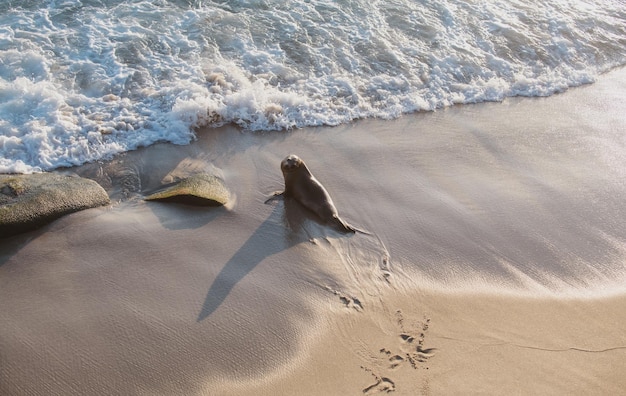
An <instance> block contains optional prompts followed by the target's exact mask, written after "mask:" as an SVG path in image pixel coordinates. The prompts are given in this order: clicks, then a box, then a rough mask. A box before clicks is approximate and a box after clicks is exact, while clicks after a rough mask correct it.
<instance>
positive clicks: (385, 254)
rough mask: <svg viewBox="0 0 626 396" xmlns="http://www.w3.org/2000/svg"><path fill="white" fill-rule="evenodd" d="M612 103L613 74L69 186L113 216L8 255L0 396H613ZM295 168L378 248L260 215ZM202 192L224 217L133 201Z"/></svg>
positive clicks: (248, 136)
mask: <svg viewBox="0 0 626 396" xmlns="http://www.w3.org/2000/svg"><path fill="white" fill-rule="evenodd" d="M625 101H626V69H623V68H622V69H619V70H615V71H612V72H610V73H608V74H605V75H603V76H601V77H600V78H599V80H598V82H597V83H595V84H592V85H588V86H583V87H579V88H574V89H570V90H569V91H567V92H565V93H563V94H559V95H555V96H552V97H548V98H512V99H507V100H505V101H504V102H502V103H485V104H477V105H463V106H455V107H451V108H448V109H444V110H440V111H437V112H434V113H418V114H411V115H406V116H404V117H402V118H399V119H397V120H391V121H389V120H362V121H358V122H355V123H353V124H350V125H342V126H339V127H334V128H329V127H321V128H307V129H302V130H294V131H289V132H273V133H250V132H243V131H240V130H238V129H236V128H234V127H230V126H226V127H221V128H216V129H210V128H207V129H202V130H199V131H198V132H197V135H198V139H197V141H195V142H194V143H193V144H191V145H188V146H175V145H170V144H158V145H155V146H151V147H148V148H145V149H141V150H137V151H135V152H129V153H126V154H124V155H120V156H118V157H116V158H115V159H113V160H111V161H109V162H102V163H96V164H87V165H84V166H82V167H78V168H73V169H67V170H64V172H68V173H77V174H79V175H81V176H85V177H90V178H93V179H96V180H97V181H99V182H100V183H101V184H102V185H103V186H104V187H105V189H107V191H108V192H109V194H110V195H111V197H112V200H113V201H114V202H115V203H114V204H113V205H112V206H110V207H105V208H99V209H91V210H87V211H83V212H80V213H75V214H72V215H69V216H66V217H64V218H62V219H60V220H57V221H56V222H54V223H52V224H50V225H49V226H47V227H45V228H43V229H41V230H39V231H35V232H32V233H29V234H24V235H21V236H17V237H14V238H11V239H8V240H5V241H2V242H0V301H2V304H0V318H2V320H1V321H0V394H3V395H4V394H6V395H103V394H124V395H361V394H368V395H369V394H375V393H381V392H382V393H385V392H390V391H393V392H394V394H399V395H429V394H433V395H448V394H464V395H465V394H516V395H517V394H520V395H536V394H553V395H556V394H562V395H566V394H567V395H570V394H581V395H582V394H585V395H587V394H593V395H600V394H606V395H611V394H620V393H623V391H624V389H626V376H624V374H623V373H624V367H625V362H626V332H625V331H624V329H625V328H626V286H625V284H626V283H625V281H626V208H625V207H624V204H623V202H624V197H625V196H626V134H624V132H626V112H624V102H625ZM290 153H294V154H297V155H299V156H300V157H301V158H303V159H304V161H305V162H306V163H307V164H308V166H309V168H310V169H311V171H312V172H313V173H314V174H315V175H316V176H317V178H318V179H319V180H320V181H321V182H322V183H323V184H324V185H325V187H326V188H327V189H328V191H329V192H330V194H331V195H332V197H333V200H334V202H335V204H336V206H337V208H338V209H339V212H340V214H341V215H342V217H343V218H345V219H346V220H347V221H348V222H350V223H351V224H354V225H355V226H357V227H359V228H362V229H365V230H368V231H369V232H371V235H367V234H362V233H357V234H354V235H352V234H348V235H344V234H340V233H337V232H335V231H333V230H331V229H329V228H328V227H325V226H324V225H321V224H318V223H317V222H316V221H315V220H314V219H313V218H312V217H311V216H310V215H309V214H307V213H306V212H305V211H303V210H302V209H301V208H299V207H298V206H297V205H295V206H294V205H293V203H290V202H289V201H284V200H280V199H279V200H276V201H273V202H270V203H268V204H265V203H264V201H265V200H266V199H267V198H268V197H269V196H270V195H271V193H272V192H274V191H277V190H280V189H281V188H282V185H283V181H282V175H281V172H280V166H279V164H280V161H281V160H282V159H283V158H284V157H285V156H286V155H288V154H290ZM198 169H211V170H212V171H213V172H215V173H218V174H220V175H221V176H222V177H223V178H224V179H225V181H226V184H227V185H228V186H229V188H230V189H231V191H232V193H233V195H234V197H235V199H234V200H233V204H232V205H230V206H229V207H228V208H193V207H186V206H182V205H176V204H165V203H158V202H144V201H143V200H142V199H141V197H142V194H145V193H146V192H148V191H150V190H151V189H154V188H156V187H158V186H159V185H160V183H161V182H163V181H168V180H171V179H172V177H173V176H181V175H183V176H184V175H185V174H189V173H193V172H195V171H197V170H198Z"/></svg>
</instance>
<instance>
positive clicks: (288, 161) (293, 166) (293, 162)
mask: <svg viewBox="0 0 626 396" xmlns="http://www.w3.org/2000/svg"><path fill="white" fill-rule="evenodd" d="M280 169H281V170H282V171H283V175H287V174H289V173H293V172H296V171H298V170H300V169H306V165H305V164H304V161H302V160H301V159H300V157H298V156H297V155H295V154H291V155H288V156H287V158H285V159H284V160H283V161H282V162H281V163H280Z"/></svg>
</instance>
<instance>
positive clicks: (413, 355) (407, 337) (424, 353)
mask: <svg viewBox="0 0 626 396" xmlns="http://www.w3.org/2000/svg"><path fill="white" fill-rule="evenodd" d="M396 318H397V323H398V326H399V327H400V334H399V336H398V337H399V338H400V353H393V352H391V350H389V349H387V348H381V349H380V350H379V352H380V353H381V354H383V355H385V358H386V359H387V360H388V361H389V368H390V369H395V368H397V367H399V366H400V365H401V364H403V363H404V362H409V364H411V367H413V368H414V369H417V368H418V367H420V366H419V365H420V363H425V362H426V361H427V360H428V359H429V358H431V357H432V356H433V355H434V352H435V351H436V349H435V348H424V341H425V339H426V332H427V331H428V327H429V326H430V319H428V318H424V321H423V322H422V323H421V324H420V325H419V326H418V327H417V330H409V331H407V330H406V329H405V324H404V322H405V320H404V317H403V315H402V311H400V310H398V311H396ZM425 368H426V369H428V367H425Z"/></svg>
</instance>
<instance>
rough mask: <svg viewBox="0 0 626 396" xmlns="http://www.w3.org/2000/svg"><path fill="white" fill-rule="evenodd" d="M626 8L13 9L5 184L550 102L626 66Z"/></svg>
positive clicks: (3, 18)
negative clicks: (199, 132)
mask: <svg viewBox="0 0 626 396" xmlns="http://www.w3.org/2000/svg"><path fill="white" fill-rule="evenodd" d="M624 10H625V9H624V7H623V3H620V2H606V1H596V2H574V3H572V2H570V1H555V2H550V3H549V4H545V2H540V1H538V0H534V1H530V2H529V1H525V2H521V1H495V2H488V3H480V4H479V3H475V2H461V1H458V0H439V1H427V0H424V1H418V2H416V1H409V0H395V1H385V2H379V1H375V2H371V1H365V0H342V1H326V0H299V1H293V2H286V1H283V0H258V1H253V0H239V1H228V2H226V1H183V0H178V1H165V0H160V1H158V0H157V1H147V0H141V1H130V2H129V1H113V0H91V1H89V0H83V1H79V0H57V1H54V0H53V1H48V0H46V1H34V0H33V1H29V2H21V3H20V5H19V6H16V5H11V4H4V5H0V11H1V13H0V153H1V154H2V155H1V156H0V172H32V171H37V170H50V169H54V168H58V167H62V166H72V165H78V164H82V163H84V162H88V161H94V160H99V159H102V158H108V157H111V156H112V155H114V154H117V153H120V152H124V151H127V150H133V149H136V148H137V147H140V146H146V145H150V144H152V143H155V142H159V141H167V142H172V143H175V144H187V143H189V142H190V141H191V140H193V139H194V133H193V128H196V127H202V126H219V125H223V124H227V123H234V124H236V125H239V126H240V127H241V128H244V129H247V130H251V131H258V130H288V129H291V128H300V127H305V126H317V125H338V124H341V123H346V122H350V121H352V120H354V119H358V118H366V117H380V118H386V119H388V118H395V117H398V116H400V115H402V114H404V113H409V112H415V111H431V110H435V109H437V108H441V107H445V106H450V105H453V104H466V103H476V102H483V101H500V100H503V99H504V98H506V97H509V96H519V95H524V96H547V95H551V94H554V93H556V92H562V91H564V90H566V89H568V88H569V87H572V86H577V85H581V84H586V83H590V82H593V81H594V80H595V78H596V77H597V75H598V74H599V73H603V72H605V71H607V70H610V69H611V68H614V67H618V66H621V65H624V64H625V63H626V23H625V21H626V11H624Z"/></svg>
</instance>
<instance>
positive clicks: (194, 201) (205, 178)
mask: <svg viewBox="0 0 626 396" xmlns="http://www.w3.org/2000/svg"><path fill="white" fill-rule="evenodd" d="M144 199H145V200H146V201H165V202H176V203H183V204H187V205H195V206H222V205H226V204H227V203H228V202H229V200H230V192H229V191H228V189H227V188H226V186H225V185H224V181H223V180H222V179H221V178H219V177H217V176H215V175H212V174H210V173H198V174H195V175H192V176H189V177H186V178H184V179H181V180H179V181H176V182H173V183H170V184H167V185H165V186H163V187H161V188H159V189H158V190H157V191H156V192H154V193H153V194H150V195H148V196H147V197H145V198H144Z"/></svg>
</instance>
